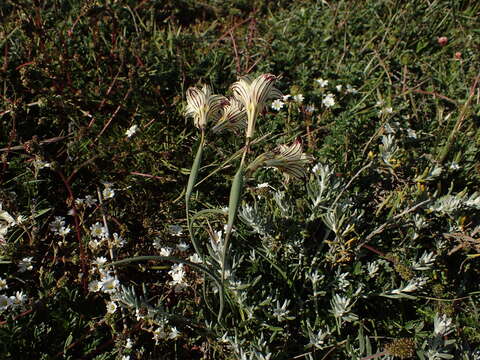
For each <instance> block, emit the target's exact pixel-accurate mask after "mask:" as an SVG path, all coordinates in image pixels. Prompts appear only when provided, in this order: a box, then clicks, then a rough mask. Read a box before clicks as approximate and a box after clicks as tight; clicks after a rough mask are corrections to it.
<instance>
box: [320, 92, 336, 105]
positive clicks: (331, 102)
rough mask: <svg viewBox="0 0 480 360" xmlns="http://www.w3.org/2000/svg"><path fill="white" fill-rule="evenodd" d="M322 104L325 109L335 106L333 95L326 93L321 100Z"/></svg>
mask: <svg viewBox="0 0 480 360" xmlns="http://www.w3.org/2000/svg"><path fill="white" fill-rule="evenodd" d="M322 104H323V105H325V107H327V108H329V107H332V106H333V105H335V95H333V94H332V93H328V94H327V95H325V97H324V98H323V100H322Z"/></svg>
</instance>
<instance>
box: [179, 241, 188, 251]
mask: <svg viewBox="0 0 480 360" xmlns="http://www.w3.org/2000/svg"><path fill="white" fill-rule="evenodd" d="M189 248H190V245H188V244H187V243H186V242H184V241H182V242H181V243H180V244H177V249H178V250H180V251H187V250H188V249H189Z"/></svg>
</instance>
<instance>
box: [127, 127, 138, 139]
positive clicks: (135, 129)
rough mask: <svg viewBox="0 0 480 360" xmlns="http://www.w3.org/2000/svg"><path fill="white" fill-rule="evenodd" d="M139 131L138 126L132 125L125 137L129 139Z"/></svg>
mask: <svg viewBox="0 0 480 360" xmlns="http://www.w3.org/2000/svg"><path fill="white" fill-rule="evenodd" d="M137 130H138V125H132V126H130V127H129V128H128V130H127V131H125V135H126V136H127V138H131V137H132V136H133V135H134V134H135V133H136V132H137Z"/></svg>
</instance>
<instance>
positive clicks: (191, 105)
mask: <svg viewBox="0 0 480 360" xmlns="http://www.w3.org/2000/svg"><path fill="white" fill-rule="evenodd" d="M224 101H225V97H224V96H222V95H215V94H212V89H211V88H210V86H208V85H203V87H202V88H201V89H199V88H196V87H191V88H189V89H188V90H187V107H186V109H185V116H187V117H192V118H193V123H194V124H195V126H196V127H197V128H199V129H201V130H204V129H205V127H206V125H207V121H208V120H209V119H210V118H214V119H216V118H218V116H219V111H220V108H221V106H222V103H223V102H224Z"/></svg>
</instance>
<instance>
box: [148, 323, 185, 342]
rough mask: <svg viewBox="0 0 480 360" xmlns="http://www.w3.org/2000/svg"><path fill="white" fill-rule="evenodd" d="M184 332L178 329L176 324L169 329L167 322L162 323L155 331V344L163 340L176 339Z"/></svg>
mask: <svg viewBox="0 0 480 360" xmlns="http://www.w3.org/2000/svg"><path fill="white" fill-rule="evenodd" d="M181 335H182V333H181V332H180V331H178V330H177V328H176V327H175V326H173V327H171V328H170V329H169V330H168V329H167V328H166V325H165V324H161V325H160V326H159V327H157V328H156V329H155V330H154V331H153V340H155V344H157V345H158V344H159V343H160V341H161V340H169V339H170V340H176V339H178V338H179V337H180V336H181Z"/></svg>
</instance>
